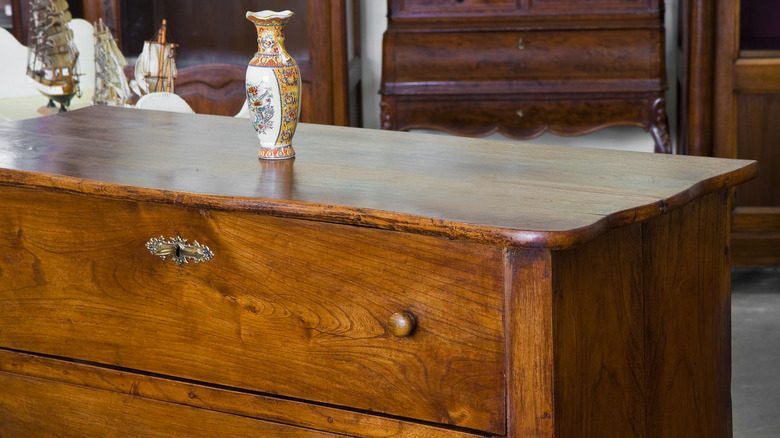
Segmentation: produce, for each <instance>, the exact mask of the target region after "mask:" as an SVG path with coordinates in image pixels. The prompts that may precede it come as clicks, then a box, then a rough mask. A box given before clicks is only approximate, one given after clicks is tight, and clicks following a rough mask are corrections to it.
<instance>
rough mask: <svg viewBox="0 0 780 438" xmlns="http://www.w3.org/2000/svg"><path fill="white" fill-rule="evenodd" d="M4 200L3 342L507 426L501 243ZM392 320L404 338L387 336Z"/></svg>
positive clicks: (0, 248)
mask: <svg viewBox="0 0 780 438" xmlns="http://www.w3.org/2000/svg"><path fill="white" fill-rule="evenodd" d="M0 191H1V192H0V195H2V198H3V200H4V205H3V209H2V211H0V308H2V309H3V311H2V312H0V347H4V348H10V349H15V350H20V351H30V352H34V353H42V354H47V355H53V356H59V357H68V358H74V359H79V360H84V361H90V362H95V363H99V364H106V365H112V366H118V367H122V368H126V369H132V370H137V371H142V372H150V373H155V374H157V375H163V376H172V377H176V378H183V379H189V380H192V381H198V382H208V383H211V384H218V385H224V386H226V387H235V388H240V389H245V390H251V391H256V392H259V393H263V394H271V395H279V396H283V397H288V398H294V399H300V400H307V401H313V402H317V403H324V404H328V405H334V406H345V407H350V408H354V409H360V410H365V411H373V412H377V413H386V414H390V415H396V416H403V417H404V418H411V419H416V420H422V421H425V422H434V423H442V424H450V425H455V426H458V427H464V428H469V429H473V430H481V431H486V432H490V433H497V434H501V433H504V431H505V425H506V418H505V411H506V407H505V404H506V394H505V385H506V383H505V380H504V375H505V354H504V349H505V345H504V338H503V316H502V315H503V306H504V298H503V292H502V286H501V284H502V283H501V281H502V278H503V275H504V274H503V269H504V263H505V261H504V256H503V252H502V251H501V250H500V248H496V247H491V246H487V245H482V244H477V243H472V242H465V241H451V240H447V239H443V238H434V237H427V236H420V235H414V234H409V233H398V232H392V231H383V230H377V229H370V228H363V227H350V226H344V225H337V224H329V223H320V222H316V221H306V220H297V219H289V218H279V217H271V216H264V215H259V214H256V213H249V212H240V211H214V210H198V209H194V208H183V207H181V206H175V205H169V204H162V203H153V202H137V201H122V200H108V199H100V198H94V197H93V198H89V197H86V196H82V195H75V194H68V193H62V192H47V191H43V190H37V189H26V188H14V187H2V188H0ZM160 236H163V237H164V239H168V238H170V237H177V236H180V237H181V238H183V239H188V243H190V244H192V243H194V241H195V240H197V241H198V242H199V243H200V244H203V245H206V246H208V247H209V248H210V250H211V251H212V252H213V258H212V259H211V260H209V261H205V262H201V263H193V262H192V261H190V262H189V263H182V264H181V265H178V264H176V263H175V262H173V261H172V260H171V259H170V258H168V259H166V260H163V259H161V258H160V257H159V256H157V255H153V254H151V253H150V251H149V250H148V249H147V247H146V246H145V244H146V243H147V242H148V241H149V240H150V239H151V238H159V237H160ZM399 312H400V313H401V314H402V315H409V314H410V315H412V317H411V318H412V320H410V321H412V322H416V329H415V330H414V331H412V332H411V334H409V335H408V336H401V337H398V336H395V335H394V334H392V331H393V330H392V329H391V328H390V326H391V325H392V323H391V322H390V321H391V320H393V321H395V320H394V319H393V318H395V317H394V316H393V315H394V314H397V313H399ZM402 312H406V313H402ZM396 316H397V315H396ZM401 321H403V320H401Z"/></svg>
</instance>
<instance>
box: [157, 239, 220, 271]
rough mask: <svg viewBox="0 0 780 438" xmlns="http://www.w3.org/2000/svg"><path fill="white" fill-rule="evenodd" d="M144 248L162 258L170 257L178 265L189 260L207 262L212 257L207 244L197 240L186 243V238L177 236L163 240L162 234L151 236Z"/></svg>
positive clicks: (212, 254)
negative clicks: (156, 236) (155, 236)
mask: <svg viewBox="0 0 780 438" xmlns="http://www.w3.org/2000/svg"><path fill="white" fill-rule="evenodd" d="M146 249H148V250H149V252H150V253H151V254H153V255H157V256H160V258H161V259H163V260H165V259H166V258H168V257H170V258H171V260H173V261H174V262H176V264H178V265H181V264H182V263H189V262H190V261H193V262H195V263H201V262H207V261H209V260H211V259H212V258H213V257H214V253H213V252H211V250H210V249H209V247H208V246H206V245H201V244H200V243H198V241H197V240H196V241H194V242H193V243H191V244H188V243H187V239H182V238H181V237H179V236H176V237H172V238H170V239H168V240H165V238H164V237H163V236H160V237H158V238H151V239H149V241H148V242H146Z"/></svg>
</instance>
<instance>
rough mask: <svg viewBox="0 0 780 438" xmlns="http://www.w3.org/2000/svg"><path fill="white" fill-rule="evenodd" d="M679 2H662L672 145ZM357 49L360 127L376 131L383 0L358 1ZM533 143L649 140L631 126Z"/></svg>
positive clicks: (630, 144) (643, 146) (643, 143)
mask: <svg viewBox="0 0 780 438" xmlns="http://www.w3.org/2000/svg"><path fill="white" fill-rule="evenodd" d="M678 2H679V0H666V6H665V8H666V15H665V20H664V21H665V26H666V65H667V82H668V84H669V90H668V91H667V93H666V109H667V112H668V114H669V131H670V134H671V137H672V142H673V143H674V141H675V138H674V137H675V135H674V134H675V133H676V108H677V97H676V96H677V80H676V75H677V74H676V70H677V50H676V41H677V28H676V25H677V17H676V16H677V4H678ZM360 11H361V15H362V16H361V29H360V34H361V38H362V40H361V47H362V53H361V57H362V63H363V65H362V68H363V75H362V81H363V88H362V92H363V126H365V127H366V128H374V129H378V128H379V126H380V122H379V102H380V100H381V96H380V95H379V86H380V81H381V76H382V35H383V34H384V32H385V29H387V2H386V1H384V0H360ZM532 141H533V142H536V143H555V144H572V145H584V146H588V147H605V148H610V149H630V150H639V151H647V152H650V151H652V150H653V141H652V138H651V136H650V134H649V133H646V132H644V131H643V130H642V129H641V128H635V127H627V126H626V127H613V128H607V129H602V130H601V131H597V132H595V133H593V134H588V135H586V136H580V137H557V136H554V135H552V134H545V135H543V136H541V137H539V138H537V139H534V140H532Z"/></svg>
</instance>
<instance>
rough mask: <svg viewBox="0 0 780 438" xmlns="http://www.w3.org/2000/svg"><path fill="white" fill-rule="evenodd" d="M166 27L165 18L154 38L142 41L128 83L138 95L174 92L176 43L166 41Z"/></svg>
mask: <svg viewBox="0 0 780 438" xmlns="http://www.w3.org/2000/svg"><path fill="white" fill-rule="evenodd" d="M167 27H168V24H167V22H166V20H163V21H162V26H161V27H160V30H158V31H157V35H156V36H155V38H154V39H152V40H150V41H145V42H144V48H143V50H142V51H141V54H140V55H139V56H138V59H137V60H136V62H135V80H134V81H131V84H130V85H131V87H132V88H133V91H134V92H135V93H136V94H138V95H139V96H145V95H147V94H150V93H159V92H167V93H173V92H174V80H175V79H176V62H175V61H174V56H175V51H176V47H178V45H177V44H173V43H171V42H169V41H167V37H166V32H167Z"/></svg>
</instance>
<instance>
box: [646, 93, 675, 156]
mask: <svg viewBox="0 0 780 438" xmlns="http://www.w3.org/2000/svg"><path fill="white" fill-rule="evenodd" d="M652 114H653V117H652V118H651V121H650V134H652V136H653V139H654V140H655V151H656V152H659V153H663V154H671V153H672V143H671V141H670V140H669V119H668V118H667V116H666V100H665V99H664V98H663V97H659V98H657V99H656V100H655V101H654V102H653V106H652Z"/></svg>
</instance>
